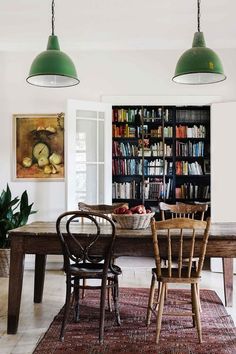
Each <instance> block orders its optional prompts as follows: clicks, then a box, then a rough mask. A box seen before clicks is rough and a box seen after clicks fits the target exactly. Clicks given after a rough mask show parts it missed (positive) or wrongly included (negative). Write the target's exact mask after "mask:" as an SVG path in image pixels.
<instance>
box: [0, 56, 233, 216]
mask: <svg viewBox="0 0 236 354" xmlns="http://www.w3.org/2000/svg"><path fill="white" fill-rule="evenodd" d="M35 54H37V53H21V52H9V53H6V52H4V53H3V52H2V53H0V77H1V86H0V122H1V129H0V161H1V165H0V166H1V168H0V190H2V188H5V186H6V183H9V185H10V187H11V188H12V191H13V194H14V195H19V194H21V193H22V192H23V190H24V189H27V191H28V193H29V198H30V201H33V202H34V204H35V205H34V207H35V209H37V210H38V213H37V214H35V215H34V216H32V217H31V220H34V219H37V220H55V217H56V216H57V215H58V213H60V212H62V211H64V210H65V182H22V181H13V180H12V173H11V171H12V163H13V155H12V146H13V143H12V114H14V113H55V112H66V102H67V99H69V98H72V99H83V100H98V101H99V100H100V99H101V97H104V96H162V98H163V96H164V97H165V96H178V97H179V98H180V99H181V100H183V101H184V102H185V98H186V102H185V103H186V105H187V104H189V103H192V102H191V101H192V100H193V99H194V98H195V97H196V96H201V97H205V98H206V100H207V97H214V101H218V102H221V101H233V100H235V101H236V68H235V67H234V62H235V61H236V50H224V51H221V52H219V51H218V54H219V55H220V57H221V59H222V61H223V63H224V67H225V72H226V74H227V76H228V79H227V80H226V81H225V82H223V83H219V84H214V85H206V86H198V87H193V86H185V85H177V84H175V83H173V82H172V81H171V77H172V75H173V72H174V68H175V64H176V61H177V59H178V57H179V55H180V52H179V51H122V52H119V51H110V52H107V51H87V52H85V51H84V52H80V53H71V57H72V58H73V59H74V62H75V64H76V66H77V68H78V74H79V77H80V79H81V83H80V84H79V85H78V86H77V87H73V88H66V89H45V88H37V87H33V86H30V85H28V84H27V83H26V82H25V78H26V76H27V73H28V71H29V67H30V64H31V62H32V60H33V58H34V56H35ZM191 97H192V98H191ZM158 103H159V102H158V101H157V102H156V104H158ZM173 103H174V102H173ZM228 118H229V117H227V116H224V118H222V121H223V122H224V124H227V122H228ZM65 119H69V117H66V118H65ZM214 124H215V122H214V121H213V120H212V131H213V132H215V133H216V134H218V133H219V132H221V125H220V124H217V126H216V127H214ZM234 131H235V130H234ZM217 132H218V133H217ZM219 134H220V133H219ZM212 138H213V140H212V141H213V142H214V144H215V143H218V141H216V140H214V137H212ZM223 141H224V142H223V143H222V138H221V142H220V143H222V145H223V146H224V149H226V150H227V144H228V143H229V140H228V139H227V137H225V138H224V140H223ZM211 151H212V158H213V160H214V166H220V164H221V162H222V161H221V159H218V157H217V155H214V154H215V150H214V146H212V150H211ZM216 168H217V174H218V173H219V171H220V168H219V167H216ZM232 168H233V167H232ZM212 173H213V174H214V170H213V171H212ZM220 173H221V172H220ZM220 183H221V180H220V178H219V177H217V179H215V180H214V190H213V194H215V193H216V191H217V193H218V189H219V184H220ZM234 194H235V195H234ZM222 198H223V199H222ZM229 198H230V199H231V200H236V191H234V190H233V191H231V193H230V195H229V194H228V193H227V194H224V193H221V195H220V200H219V198H217V199H216V198H214V199H213V200H214V203H219V201H221V202H223V201H225V202H227V200H229ZM213 208H214V206H213ZM214 216H215V217H216V218H219V217H220V218H221V219H225V218H226V217H227V207H225V208H224V209H223V210H221V213H218V212H217V213H216V214H214ZM230 218H232V219H233V220H232V221H234V220H235V219H234V215H233V214H230Z"/></svg>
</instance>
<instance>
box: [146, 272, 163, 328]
mask: <svg viewBox="0 0 236 354" xmlns="http://www.w3.org/2000/svg"><path fill="white" fill-rule="evenodd" d="M155 282H156V280H155V275H154V274H153V275H152V280H151V286H150V291H149V299H148V306H147V317H146V325H147V326H149V325H150V321H151V314H152V306H153V299H154V293H155ZM159 293H160V282H159V283H158V295H157V297H158V298H159Z"/></svg>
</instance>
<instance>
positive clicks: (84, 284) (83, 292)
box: [81, 278, 86, 299]
mask: <svg viewBox="0 0 236 354" xmlns="http://www.w3.org/2000/svg"><path fill="white" fill-rule="evenodd" d="M85 286H86V279H85V278H84V279H83V289H82V294H81V297H82V299H84V298H85V288H84V287H85Z"/></svg>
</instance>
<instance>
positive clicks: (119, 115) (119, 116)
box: [112, 108, 138, 123]
mask: <svg viewBox="0 0 236 354" xmlns="http://www.w3.org/2000/svg"><path fill="white" fill-rule="evenodd" d="M137 114H138V110H137V109H132V108H128V109H125V108H113V110H112V121H113V122H130V123H134V122H135V118H136V115H137Z"/></svg>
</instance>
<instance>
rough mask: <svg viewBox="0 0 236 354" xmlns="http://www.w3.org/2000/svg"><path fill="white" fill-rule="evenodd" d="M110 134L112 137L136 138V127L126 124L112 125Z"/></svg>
mask: <svg viewBox="0 0 236 354" xmlns="http://www.w3.org/2000/svg"><path fill="white" fill-rule="evenodd" d="M112 136H113V137H114V138H123V137H124V138H136V136H137V134H136V128H135V127H132V126H129V125H128V124H125V125H122V126H117V125H115V124H113V125H112Z"/></svg>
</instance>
